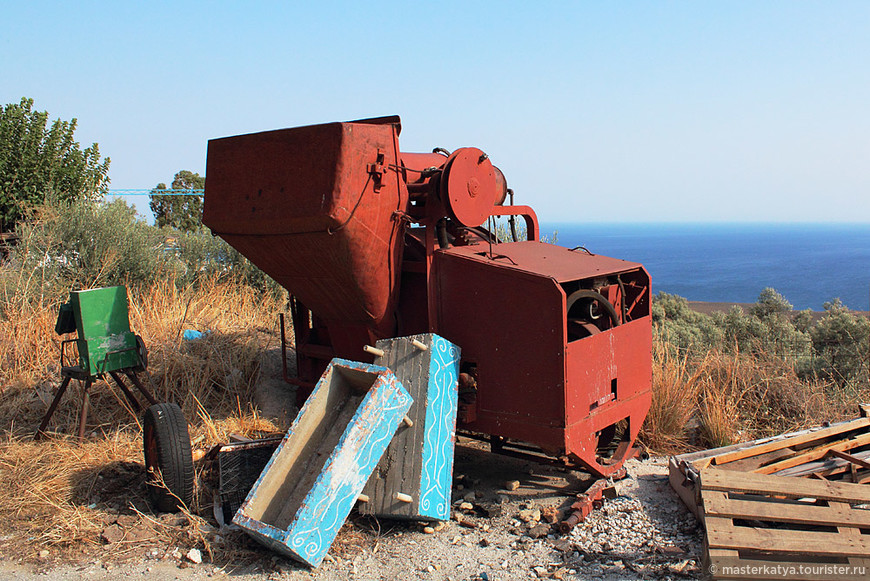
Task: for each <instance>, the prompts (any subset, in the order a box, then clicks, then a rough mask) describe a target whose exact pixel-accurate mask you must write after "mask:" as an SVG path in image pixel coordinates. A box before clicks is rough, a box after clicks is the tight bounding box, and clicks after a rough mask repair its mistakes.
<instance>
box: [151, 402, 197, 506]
mask: <svg viewBox="0 0 870 581" xmlns="http://www.w3.org/2000/svg"><path fill="white" fill-rule="evenodd" d="M143 432H144V438H143V439H144V443H143V449H144V452H145V470H146V473H147V479H146V483H145V484H146V486H147V488H148V498H149V500H150V502H151V506H152V507H153V508H154V510H156V511H158V512H178V511H179V510H180V509H181V508H183V507H190V505H191V503H192V502H193V456H192V454H191V452H190V435H189V434H188V432H187V420H185V419H184V414H183V413H182V411H181V408H180V407H178V405H177V404H174V403H157V404H154V405H152V406H151V407H149V408H148V409H147V410H145V420H144V422H143ZM160 475H162V477H163V484H164V485H165V486H161V485H159V480H160V478H159V476H160Z"/></svg>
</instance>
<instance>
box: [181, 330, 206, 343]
mask: <svg viewBox="0 0 870 581" xmlns="http://www.w3.org/2000/svg"><path fill="white" fill-rule="evenodd" d="M204 336H205V333H203V332H202V331H197V330H195V329H185V330H184V334H183V335H182V337H184V340H185V341H195V340H196V339H202V338H203V337H204Z"/></svg>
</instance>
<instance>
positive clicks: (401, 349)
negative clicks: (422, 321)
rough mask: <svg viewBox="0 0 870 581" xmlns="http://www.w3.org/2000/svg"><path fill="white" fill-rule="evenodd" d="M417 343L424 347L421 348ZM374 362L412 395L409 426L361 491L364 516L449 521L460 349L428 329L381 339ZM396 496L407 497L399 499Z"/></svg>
mask: <svg viewBox="0 0 870 581" xmlns="http://www.w3.org/2000/svg"><path fill="white" fill-rule="evenodd" d="M420 345H422V346H423V348H422V349H421V348H420ZM376 346H377V348H378V349H379V350H380V351H381V352H382V353H383V355H379V356H378V357H377V358H376V359H375V363H376V364H378V365H383V366H385V367H388V368H389V369H391V370H392V371H393V373H394V374H395V375H396V378H397V379H398V380H399V381H400V382H401V383H402V385H403V386H405V388H406V389H407V390H408V393H410V394H411V397H413V398H414V403H413V404H412V405H411V409H410V411H409V412H408V417H409V418H410V419H411V425H410V426H408V425H404V426H400V427H399V431H398V432H397V433H396V436H395V437H394V438H393V440H392V442H390V445H389V446H388V447H387V451H386V452H385V453H384V456H383V457H382V458H381V461H380V463H379V464H378V467H377V469H376V470H375V472H374V474H372V476H371V478H369V481H368V483H367V484H366V487H365V489H364V490H363V494H365V495H366V496H368V497H369V502H364V503H360V505H359V510H360V512H361V513H363V514H370V515H374V516H383V517H390V518H405V519H421V520H431V519H438V520H448V519H449V518H450V495H451V492H452V490H453V478H452V476H453V443H454V440H455V431H456V411H457V403H458V402H457V397H458V396H457V381H458V377H459V359H460V351H459V347H457V346H456V345H454V344H453V343H451V342H449V341H447V340H446V339H444V338H443V337H440V336H438V335H435V334H432V333H426V334H421V335H413V336H411V337H398V338H392V339H383V340H380V341H378V342H377V344H376ZM397 494H402V495H407V496H406V497H404V498H405V499H406V500H407V497H410V498H411V502H402V501H400V500H399V498H400V497H397Z"/></svg>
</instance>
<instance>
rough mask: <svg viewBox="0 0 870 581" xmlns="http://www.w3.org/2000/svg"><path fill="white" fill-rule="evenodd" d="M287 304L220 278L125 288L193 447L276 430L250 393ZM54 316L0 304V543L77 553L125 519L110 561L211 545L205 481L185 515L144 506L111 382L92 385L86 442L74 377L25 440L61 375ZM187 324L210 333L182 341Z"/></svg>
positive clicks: (132, 424)
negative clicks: (1, 489)
mask: <svg viewBox="0 0 870 581" xmlns="http://www.w3.org/2000/svg"><path fill="white" fill-rule="evenodd" d="M283 306H284V305H283V303H282V302H281V301H280V300H278V299H275V298H273V297H269V296H263V295H261V294H259V293H257V292H256V291H254V290H253V289H251V288H249V287H245V286H240V285H235V284H227V283H217V282H211V283H206V284H204V285H202V286H200V287H199V288H197V289H193V288H187V289H177V288H176V287H175V285H174V284H173V283H172V281H167V283H166V284H163V285H160V286H156V287H154V288H151V289H149V290H148V291H146V292H142V293H139V294H132V293H131V297H130V318H131V327H132V328H133V330H134V331H135V332H137V333H139V334H140V335H142V337H143V339H144V340H145V343H146V345H147V346H148V348H149V372H150V380H151V382H152V388H153V391H154V393H155V396H156V397H157V399H159V400H161V401H176V402H177V403H179V405H181V406H182V408H183V410H184V412H185V417H186V418H187V419H188V421H189V423H190V435H191V438H192V440H193V441H194V442H195V443H196V444H195V447H196V449H197V452H198V454H197V455H202V453H203V452H204V451H205V450H206V449H208V448H209V447H211V446H212V445H214V444H217V443H221V442H224V443H225V442H227V441H228V439H229V436H230V434H236V435H241V436H247V437H256V436H259V435H262V434H264V433H274V432H276V431H277V430H278V429H279V426H275V425H274V424H272V423H271V422H270V421H268V420H266V419H264V418H261V417H260V416H259V413H258V411H257V409H256V408H255V407H254V406H253V405H252V404H251V403H250V402H251V400H252V395H253V389H254V385H255V382H256V378H257V374H258V371H259V362H260V357H261V355H262V353H263V351H264V350H265V349H268V348H270V347H275V346H276V345H277V341H278V338H277V332H276V330H277V313H278V312H280V311H281V310H282V308H283ZM56 313H57V309H56V305H45V304H41V305H40V304H37V305H36V306H34V305H33V303H30V302H26V301H20V302H18V303H9V302H7V303H6V310H5V311H3V312H2V313H0V433H2V441H0V480H2V481H3V482H6V483H9V484H8V491H7V494H5V495H3V496H2V497H0V533H3V534H0V550H2V551H3V552H4V553H5V554H10V555H11V554H17V555H20V556H21V557H22V558H26V559H31V558H36V556H37V555H38V553H39V551H40V550H50V552H51V556H52V557H60V556H65V557H68V558H69V557H73V558H74V557H78V558H83V557H84V556H85V555H87V554H89V553H92V552H94V551H101V550H102V551H105V550H106V547H105V544H106V543H107V541H106V539H105V538H101V536H105V535H104V531H107V530H108V529H107V527H121V528H122V529H123V532H124V535H125V536H124V538H123V539H122V540H117V539H116V540H113V541H112V543H113V544H111V545H109V547H108V548H109V549H111V554H112V556H113V558H123V556H124V555H127V554H129V555H130V556H133V555H138V554H141V553H142V551H143V550H145V549H147V548H149V547H155V546H164V548H165V545H166V544H167V543H168V544H176V545H179V546H198V547H200V548H202V549H203V550H205V551H206V552H210V551H211V544H210V542H209V534H208V532H207V531H208V530H209V527H208V526H207V525H206V522H205V520H204V519H203V516H207V515H209V514H210V513H211V496H210V492H211V491H210V490H208V489H207V488H206V489H204V490H200V493H201V494H200V495H198V499H197V501H196V503H195V505H194V506H192V507H190V513H189V514H187V515H186V516H185V517H182V518H181V519H178V518H176V517H171V518H166V517H165V516H161V517H158V516H153V515H150V514H149V508H148V505H147V502H146V500H145V498H146V491H145V485H144V481H145V471H144V467H143V465H142V435H141V427H140V423H139V418H138V415H139V414H135V413H133V411H132V410H130V409H129V407H128V406H126V404H125V402H124V401H123V398H121V397H120V394H119V393H118V390H117V388H116V387H113V386H109V385H108V384H106V383H103V382H99V383H97V384H95V385H94V386H93V387H92V388H91V412H90V416H89V422H88V434H89V437H88V438H87V439H86V441H85V442H83V443H79V442H78V441H77V439H75V438H73V437H72V436H70V435H69V434H71V433H72V432H74V431H75V427H76V423H77V414H78V406H79V402H80V396H79V393H78V387H77V386H76V382H72V385H71V388H70V390H69V391H68V392H67V395H66V396H64V398H63V399H62V400H61V405H60V406H59V407H58V410H57V412H56V413H55V415H54V417H53V419H52V422H51V424H50V425H49V432H50V433H51V434H52V435H51V436H50V437H49V438H47V439H46V440H44V441H40V442H34V441H33V440H32V434H33V432H34V430H35V428H36V426H37V425H38V423H39V421H40V420H41V418H42V415H43V414H44V413H45V411H46V409H47V407H48V404H49V403H50V401H51V398H52V397H53V395H54V393H55V390H56V388H57V385H58V383H59V379H60V378H59V353H60V341H61V339H63V338H62V337H58V336H57V335H55V333H54V322H55V318H56ZM184 329H197V330H200V331H204V332H205V331H208V333H207V334H206V335H205V336H204V337H203V338H202V339H200V340H196V341H185V340H183V339H182V333H183V331H184ZM146 384H147V381H146ZM142 400H143V398H141V397H140V401H142ZM204 465H205V464H203V465H202V466H204ZM202 466H200V467H199V468H198V469H199V470H202ZM205 476H207V475H205ZM203 481H208V478H203ZM119 515H120V517H122V518H121V520H118V519H119ZM125 519H126V520H125ZM116 521H117V522H116ZM118 523H122V524H118ZM143 527H144V528H143ZM137 530H138V531H139V532H140V533H141V532H142V530H146V532H147V533H148V534H147V535H144V538H145V539H146V540H144V541H143V536H142V535H138V536H137V535H135V534H133V533H135V532H136V531H137ZM204 531H206V532H204ZM131 535H132V536H131ZM128 537H129V538H128ZM242 545H243V546H245V543H242Z"/></svg>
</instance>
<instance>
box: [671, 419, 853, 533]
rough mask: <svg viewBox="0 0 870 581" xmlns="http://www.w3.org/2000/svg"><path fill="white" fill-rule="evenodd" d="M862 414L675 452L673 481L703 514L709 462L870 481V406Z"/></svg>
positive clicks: (744, 468)
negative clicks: (703, 479) (701, 483)
mask: <svg viewBox="0 0 870 581" xmlns="http://www.w3.org/2000/svg"><path fill="white" fill-rule="evenodd" d="M861 415H862V417H860V418H858V419H855V420H851V421H848V422H841V423H838V424H834V425H830V426H821V427H818V428H813V429H810V430H803V431H800V432H794V433H791V434H783V435H780V436H775V437H771V438H764V439H761V440H755V441H752V442H743V443H740V444H735V445H733V446H727V447H724V448H717V449H714V450H704V451H701V452H693V453H690V454H682V455H680V456H673V457H672V458H671V459H670V462H669V467H670V482H671V486H672V487H673V488H674V490H676V491H677V494H679V496H680V498H682V500H683V502H684V503H685V504H686V506H688V507H689V509H690V510H691V511H692V512H693V513H695V516H697V517H698V518H699V519H700V518H702V517H703V515H702V513H701V511H700V508H699V500H700V498H699V490H698V488H697V486H696V483H697V481H698V478H699V475H700V473H701V471H702V470H704V469H705V468H707V467H714V466H715V467H717V468H720V469H724V470H727V471H729V472H735V473H758V474H776V475H778V476H801V477H811V478H817V479H823V480H837V481H851V482H853V483H864V482H870V417H868V415H870V407H868V406H866V405H862V406H861Z"/></svg>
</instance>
